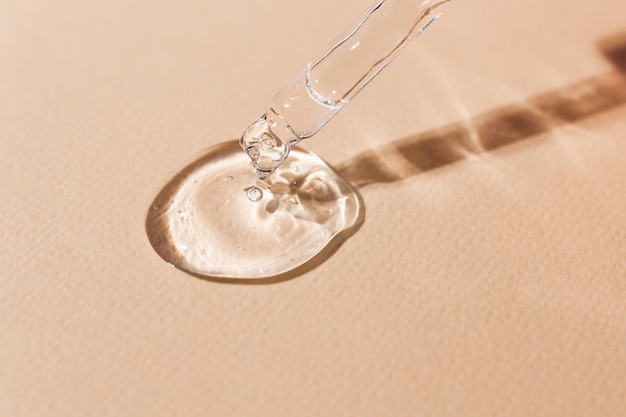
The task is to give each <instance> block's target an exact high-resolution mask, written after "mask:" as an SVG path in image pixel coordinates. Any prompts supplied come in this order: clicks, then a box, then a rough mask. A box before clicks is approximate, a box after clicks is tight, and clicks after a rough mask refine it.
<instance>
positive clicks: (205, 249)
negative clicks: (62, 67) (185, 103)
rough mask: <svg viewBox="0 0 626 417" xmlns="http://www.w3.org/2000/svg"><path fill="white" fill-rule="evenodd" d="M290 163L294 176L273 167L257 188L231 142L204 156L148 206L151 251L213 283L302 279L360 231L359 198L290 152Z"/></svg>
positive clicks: (307, 158) (307, 156) (319, 165)
mask: <svg viewBox="0 0 626 417" xmlns="http://www.w3.org/2000/svg"><path fill="white" fill-rule="evenodd" d="M291 158H292V159H291V161H290V162H294V163H296V164H297V165H298V167H299V170H298V172H294V171H293V170H292V169H290V168H289V167H287V166H284V167H283V166H280V167H278V168H277V169H276V171H275V172H274V173H273V174H272V175H269V176H268V178H267V180H266V181H265V184H263V185H262V186H261V185H259V184H258V181H259V179H258V177H257V174H256V173H255V172H254V171H253V170H252V169H250V160H249V159H248V156H247V155H246V154H245V153H244V152H241V148H240V147H239V145H238V143H237V142H236V141H232V142H227V143H223V144H220V145H216V146H214V147H213V148H211V149H209V150H208V152H207V153H206V154H205V155H203V156H202V157H201V158H199V159H198V160H196V161H194V162H192V163H191V164H190V165H189V166H187V167H186V168H185V169H184V170H182V171H181V173H180V175H178V176H176V177H174V178H173V179H172V180H171V181H170V182H169V183H168V184H167V185H166V186H165V187H164V188H163V190H162V191H161V192H160V193H159V194H158V195H157V196H156V198H155V200H154V201H153V202H152V205H151V206H150V209H149V210H148V213H147V217H146V232H147V234H148V238H149V239H150V243H151V244H152V246H153V248H154V249H155V250H156V252H157V253H158V254H159V255H160V256H161V257H162V258H163V259H164V260H165V261H166V262H168V263H170V264H172V265H174V266H176V267H177V268H179V269H182V270H184V271H188V272H191V273H193V274H196V275H202V276H207V277H214V278H240V279H255V278H268V277H274V276H277V275H282V274H285V273H288V272H290V271H297V272H295V273H301V272H304V270H306V268H304V269H301V268H299V267H300V266H303V265H305V264H307V263H308V262H309V261H311V260H312V259H313V258H316V256H317V255H318V254H320V253H323V254H325V255H323V256H330V254H332V252H333V251H324V248H326V247H328V246H329V245H333V242H334V244H337V243H338V242H339V243H340V242H342V241H343V240H344V239H345V238H346V237H347V236H349V233H350V232H351V231H355V230H356V227H358V225H360V224H361V223H362V221H363V206H362V203H361V198H360V196H359V194H358V192H357V191H356V190H355V189H354V188H352V186H351V185H350V184H349V183H347V182H346V181H345V180H344V179H343V178H341V177H340V176H339V175H338V174H337V173H336V172H335V171H333V169H332V168H330V167H329V166H328V165H327V164H326V163H325V162H324V161H322V160H321V159H320V158H318V157H317V156H315V155H313V154H311V153H308V152H306V151H304V150H302V149H299V148H297V147H296V148H293V149H292V150H291ZM231 176H232V180H230V181H225V178H228V177H231ZM252 184H255V185H256V186H251V185H252ZM244 190H245V191H244ZM244 193H245V196H244V195H243V194H244ZM251 201H252V202H256V203H251ZM153 206H154V207H158V210H154V209H153V208H152V207H153ZM182 213H184V214H185V215H184V216H183V215H182ZM317 259H319V258H317ZM300 271H301V272H300Z"/></svg>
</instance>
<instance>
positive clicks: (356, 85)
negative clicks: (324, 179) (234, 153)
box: [239, 0, 452, 179]
mask: <svg viewBox="0 0 626 417" xmlns="http://www.w3.org/2000/svg"><path fill="white" fill-rule="evenodd" d="M450 1H452V0H377V1H375V2H374V3H373V4H372V5H371V6H370V7H369V8H368V9H367V10H365V12H363V14H362V15H361V16H360V17H359V18H358V19H356V20H355V21H354V22H353V23H352V24H351V25H350V26H349V27H348V28H346V29H345V30H344V31H343V32H342V33H341V34H340V35H339V36H338V37H337V38H336V39H335V40H334V41H333V42H332V43H331V44H330V45H329V46H328V48H327V49H326V50H325V51H324V52H323V53H322V54H321V55H320V56H319V58H317V59H316V60H313V61H311V63H309V64H307V65H306V67H305V68H304V69H303V70H302V71H301V72H300V73H299V74H298V75H296V76H295V77H294V78H293V79H292V80H291V81H290V82H289V83H288V84H287V85H286V86H285V87H284V88H283V89H282V90H281V91H280V92H279V93H278V94H277V95H276V97H274V99H273V100H272V104H271V107H270V109H269V110H268V111H267V112H266V113H265V114H264V115H263V116H261V117H260V118H259V119H258V120H257V121H255V122H254V123H252V124H251V125H250V126H249V127H248V128H247V129H246V131H245V132H244V134H243V135H242V138H241V140H240V142H239V143H240V145H241V147H242V149H243V150H244V151H245V152H246V153H247V154H248V156H249V157H250V159H251V160H252V163H253V167H254V171H255V172H256V174H257V175H258V176H259V178H261V179H265V178H266V177H267V176H268V175H270V174H271V173H272V172H273V171H274V170H275V169H276V168H278V166H280V165H281V164H282V163H283V161H284V160H285V159H286V158H287V156H288V155H289V149H290V148H291V147H292V146H294V145H295V144H297V143H298V142H300V141H301V140H303V139H307V138H310V137H311V136H313V135H314V134H315V133H317V132H318V131H319V130H320V129H321V128H322V127H323V126H324V125H325V124H326V123H328V121H329V120H330V119H332V118H333V116H335V114H337V112H339V110H341V109H342V108H343V107H344V106H345V105H346V104H348V103H349V102H350V100H352V98H354V96H356V94H357V93H358V92H359V91H361V89H363V87H365V86H366V85H367V84H368V83H369V82H370V81H371V80H372V79H373V78H374V77H375V76H376V75H377V74H378V73H379V72H380V71H381V70H383V69H384V68H385V67H386V66H387V65H388V64H389V63H390V62H391V61H393V60H394V59H395V58H396V57H397V56H398V55H399V54H400V52H401V51H402V50H403V49H404V47H405V46H407V45H408V44H409V43H410V42H411V41H412V40H414V39H415V38H417V37H418V36H419V35H420V34H421V33H422V32H424V31H425V30H426V29H427V28H428V27H429V26H430V25H431V24H432V23H433V22H434V21H435V20H436V19H437V18H438V17H439V16H440V15H441V12H442V10H443V7H444V6H445V5H446V4H448V3H449V2H450Z"/></svg>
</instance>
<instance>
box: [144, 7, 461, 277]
mask: <svg viewBox="0 0 626 417" xmlns="http://www.w3.org/2000/svg"><path fill="white" fill-rule="evenodd" d="M449 1H450V0H423V1H415V0H383V1H377V2H375V3H374V4H373V5H372V6H370V7H369V8H368V9H367V10H366V11H365V12H364V13H363V14H362V15H361V16H360V17H359V19H357V20H356V21H355V22H354V23H353V24H352V25H351V26H350V27H348V28H347V29H346V30H345V31H344V32H343V33H342V34H340V35H339V37H338V38H337V39H336V40H335V42H333V43H332V44H331V46H329V47H328V48H327V50H326V51H324V52H323V53H322V54H321V55H320V57H319V58H318V59H317V60H315V61H313V63H310V64H308V65H307V66H306V67H305V68H304V70H303V71H301V72H300V73H299V74H298V75H297V76H296V77H295V78H294V79H293V80H292V81H291V82H289V83H288V84H287V85H286V86H285V87H284V88H283V89H282V90H281V91H280V92H279V93H278V94H277V95H276V97H274V100H273V101H272V104H271V107H270V109H269V110H268V111H267V112H266V113H265V114H264V115H263V116H261V117H260V118H259V119H258V120H256V121H255V122H254V123H252V124H251V125H250V126H249V127H248V128H247V129H246V130H245V132H244V133H243V135H242V137H241V139H240V140H239V143H238V144H237V142H235V141H231V142H225V143H222V144H219V145H216V146H214V147H212V148H210V149H209V150H208V151H207V153H206V154H204V155H203V156H202V157H201V158H200V159H198V160H196V161H194V162H193V163H191V164H190V165H188V166H187V167H186V168H184V169H183V170H182V171H181V172H180V173H179V174H177V175H176V176H175V177H174V178H173V179H172V180H171V181H170V182H169V183H168V184H167V185H166V186H165V187H164V188H163V190H162V191H161V192H160V193H159V194H158V195H157V197H156V198H155V200H154V202H153V204H152V205H151V209H150V210H148V215H147V217H146V231H147V233H148V238H149V240H150V243H151V244H152V246H153V248H154V249H155V250H156V252H157V253H158V254H159V255H160V256H161V257H162V258H163V259H165V260H166V261H167V262H169V263H170V264H171V265H173V266H175V267H177V268H179V269H182V270H184V271H187V272H190V273H192V274H195V275H199V276H203V277H210V278H217V279H220V278H234V279H258V278H270V277H277V276H284V275H289V274H298V273H299V272H298V271H305V270H306V268H307V265H313V264H314V262H312V261H313V260H314V259H323V257H324V256H328V255H329V254H330V253H332V251H333V248H335V247H337V246H338V245H339V244H341V242H342V241H343V240H345V238H347V237H348V236H349V235H350V234H351V233H353V232H354V231H355V230H356V229H357V228H358V226H359V225H360V224H361V223H362V221H363V218H364V207H363V203H362V199H361V197H360V195H359V193H358V191H357V190H356V189H355V188H354V187H352V185H351V184H349V183H348V182H347V181H346V180H344V179H343V178H342V177H341V176H340V175H339V174H338V173H337V172H335V171H334V170H333V169H332V168H331V167H330V166H329V165H328V164H326V163H325V162H324V161H323V160H322V159H320V158H319V157H317V156H316V155H314V154H312V153H309V152H305V151H304V150H302V149H300V148H298V147H295V145H297V144H298V143H299V142H300V141H302V140H303V139H306V138H310V137H311V136H313V135H314V134H315V133H317V131H319V130H320V129H321V128H322V127H323V126H324V125H325V124H326V123H327V122H328V121H329V120H330V119H331V118H332V117H333V116H334V115H335V114H337V112H338V111H339V110H341V109H342V108H343V107H344V106H345V105H346V104H347V103H348V102H349V101H350V100H351V99H352V98H353V97H354V96H355V95H356V94H357V93H358V92H359V91H360V90H361V89H362V88H363V87H365V86H366V85H367V84H368V83H369V82H370V81H371V80H372V78H374V77H375V76H376V74H378V73H379V72H380V71H381V70H382V69H383V68H384V67H385V66H386V65H387V64H389V63H390V62H391V61H392V60H393V59H394V58H395V57H396V56H397V55H398V54H399V53H400V51H402V49H403V48H404V47H405V46H406V45H407V44H408V43H409V42H411V40H413V39H415V38H416V37H417V36H418V35H419V34H420V33H422V32H423V31H424V30H425V29H426V28H427V27H428V26H429V25H430V24H431V23H432V22H433V21H434V20H435V19H437V17H438V16H439V14H440V13H441V8H442V7H443V6H444V5H446V4H447V3H448V2H449ZM241 149H243V150H244V152H241ZM288 157H289V160H290V163H289V164H284V165H283V163H284V162H285V160H286V159H287V158H288ZM250 161H252V166H253V169H250Z"/></svg>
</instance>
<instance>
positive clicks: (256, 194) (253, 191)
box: [246, 187, 263, 203]
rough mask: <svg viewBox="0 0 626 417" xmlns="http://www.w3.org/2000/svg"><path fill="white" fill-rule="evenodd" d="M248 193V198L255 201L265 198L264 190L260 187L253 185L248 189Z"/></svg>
mask: <svg viewBox="0 0 626 417" xmlns="http://www.w3.org/2000/svg"><path fill="white" fill-rule="evenodd" d="M246 194H247V195H248V200H250V201H253V202H255V203H256V202H258V201H261V199H262V198H263V190H261V189H260V188H259V187H251V188H250V189H248V192H247V193H246Z"/></svg>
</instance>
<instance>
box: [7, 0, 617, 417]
mask: <svg viewBox="0 0 626 417" xmlns="http://www.w3.org/2000/svg"><path fill="white" fill-rule="evenodd" d="M309 3H310V4H308V5H305V4H304V3H300V2H294V1H288V0H267V1H263V2H262V1H248V2H243V1H242V2H237V1H229V2H216V1H194V0H183V1H179V2H166V1H147V0H112V1H108V2H89V1H83V0H58V1H41V0H40V1H22V0H2V1H0V167H1V169H2V174H1V175H0V190H1V191H0V192H1V196H0V197H1V199H0V210H1V213H2V214H1V216H0V231H1V235H2V243H1V245H2V247H1V251H0V261H1V264H2V268H1V269H0V329H1V330H0V416H6V417H13V416H28V417H36V416H46V417H52V416H55V417H56V416H186V417H191V416H208V415H210V416H261V415H263V416H266V415H267V416H296V415H297V416H396V417H397V416H496V415H497V416H624V415H626V377H625V375H626V307H625V300H626V262H625V259H626V256H625V255H626V214H625V213H626V210H625V209H626V156H625V155H626V154H625V152H626V122H625V121H626V106H625V105H624V104H625V103H626V81H625V80H624V76H623V75H622V73H623V71H621V72H620V68H621V70H623V69H624V67H626V65H623V64H624V63H625V61H626V60H625V59H622V61H620V60H619V54H617V53H613V54H612V55H611V54H610V53H609V54H608V55H607V54H606V53H604V52H603V51H607V50H611V45H613V46H612V48H613V49H612V50H613V51H617V50H620V46H621V48H622V50H623V49H624V48H626V39H624V38H622V40H621V41H620V38H619V35H620V33H621V34H624V31H626V21H625V20H624V16H626V2H624V1H623V0H599V1H596V2H592V1H582V0H576V1H567V0H553V1H539V0H535V1H526V0H517V1H488V0H463V1H458V2H457V4H456V5H454V7H451V8H450V9H449V10H448V12H447V14H446V16H444V18H443V19H442V20H441V22H439V23H437V24H436V25H435V26H434V27H433V28H432V30H430V31H429V32H428V33H426V35H425V36H424V37H423V38H422V39H420V40H419V41H418V42H417V43H416V44H415V45H412V46H411V47H410V48H409V49H408V50H407V51H406V52H405V53H404V54H403V56H401V57H400V58H399V59H398V60H397V62H395V63H394V64H393V65H391V66H390V68H388V70H386V71H385V72H384V73H383V74H382V75H381V76H380V77H379V79H377V80H376V81H375V82H374V83H373V84H372V85H371V86H370V87H368V88H367V89H366V91H364V92H363V93H362V94H361V95H360V96H359V97H358V98H357V99H356V100H355V101H354V103H352V104H351V105H350V106H349V107H348V108H346V109H345V110H344V111H343V112H342V114H340V115H339V116H338V117H337V118H336V119H335V120H334V121H332V122H331V123H330V124H329V125H328V126H327V128H325V129H324V130H323V131H322V132H321V133H320V134H319V135H318V136H317V137H316V138H314V139H311V141H310V142H308V143H305V145H306V146H307V147H308V148H309V149H311V150H314V151H316V152H317V153H318V154H320V155H321V156H322V157H324V158H325V159H327V160H328V161H329V162H330V163H332V164H333V165H335V166H337V167H339V169H340V170H342V172H344V173H345V174H346V175H347V176H348V177H349V178H350V179H351V180H352V181H354V182H356V183H357V184H360V185H361V193H362V195H363V198H364V200H365V204H366V208H367V214H366V216H367V217H366V220H365V223H364V224H363V226H362V227H361V229H360V230H359V231H358V232H357V233H356V234H355V235H354V236H352V237H351V238H350V239H349V240H348V241H347V242H346V243H345V244H344V245H343V246H342V247H341V248H340V249H339V250H338V251H337V253H335V254H334V256H332V257H331V258H330V259H328V260H327V261H326V262H325V263H323V264H322V265H320V266H319V267H318V268H316V269H314V270H312V271H310V272H308V273H306V274H304V275H302V276H299V277H297V278H294V279H292V280H288V281H284V282H280V283H275V284H271V285H235V284H224V283H215V282H210V281H205V280H200V279H198V278H194V277H192V276H189V275H186V274H185V273H183V272H180V271H178V270H175V269H173V268H170V267H169V266H167V265H166V264H165V263H164V262H163V261H162V260H161V259H160V258H159V257H158V256H157V255H156V254H155V253H154V251H153V250H152V248H151V247H150V245H149V243H148V241H147V238H146V236H145V232H144V216H145V213H146V211H147V209H148V206H149V204H150V202H151V201H152V198H153V197H154V196H155V194H156V193H157V192H158V191H159V189H160V188H161V187H162V186H163V185H164V184H165V182H166V181H167V179H168V178H169V177H171V175H172V174H173V173H174V172H176V171H177V170H179V169H181V168H182V167H183V166H185V164H186V163H188V162H190V161H191V160H193V159H194V157H195V156H197V155H198V154H199V153H200V152H201V151H202V150H203V149H204V148H206V147H208V146H210V145H212V144H215V143H218V142H221V141H223V140H226V139H232V138H235V137H237V136H238V135H239V134H240V133H241V132H242V131H243V129H245V127H247V125H248V124H249V123H250V122H252V121H253V120H254V119H255V118H256V117H257V116H258V115H260V114H261V113H262V112H264V111H265V109H266V107H267V105H268V103H269V101H270V99H271V97H272V96H273V94H274V93H276V92H277V91H278V90H279V88H280V87H281V86H282V85H283V84H285V83H286V82H287V80H288V79H289V78H290V77H291V76H292V75H293V74H295V73H296V72H297V71H298V70H299V69H300V68H301V67H302V66H303V65H304V64H305V63H306V62H307V61H308V60H309V59H311V58H313V57H314V56H315V55H316V54H317V51H319V50H321V49H322V48H323V47H324V46H325V45H326V44H327V43H328V42H329V41H330V40H331V39H332V38H333V37H334V35H335V34H336V33H337V32H338V31H339V30H340V29H342V28H343V27H344V26H345V25H346V24H347V23H348V22H349V21H351V20H352V19H353V18H354V17H355V16H356V15H358V14H359V13H360V11H361V10H362V9H364V8H365V6H366V5H367V4H368V0H353V1H344V2H336V1H332V0H320V1H316V2H312V3H311V2H309ZM607 38H612V39H609V40H607ZM616 45H617V46H616ZM607 48H608V49H607ZM616 48H617V49H616ZM609 56H611V57H612V58H613V60H612V61H611V60H610V59H609ZM623 57H624V56H622V58H623ZM620 62H621V64H622V66H621V67H620V66H619V64H620Z"/></svg>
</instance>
